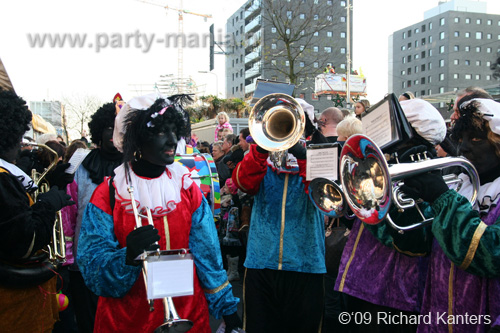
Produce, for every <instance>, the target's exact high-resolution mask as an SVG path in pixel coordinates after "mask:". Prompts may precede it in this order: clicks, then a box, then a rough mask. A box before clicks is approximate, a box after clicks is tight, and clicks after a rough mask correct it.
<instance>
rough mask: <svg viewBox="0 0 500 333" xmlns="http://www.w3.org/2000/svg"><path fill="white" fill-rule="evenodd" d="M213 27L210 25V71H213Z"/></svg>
mask: <svg viewBox="0 0 500 333" xmlns="http://www.w3.org/2000/svg"><path fill="white" fill-rule="evenodd" d="M214 44H215V38H214V25H213V24H212V25H210V71H212V70H213V69H214Z"/></svg>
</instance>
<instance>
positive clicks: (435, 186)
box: [401, 171, 448, 203]
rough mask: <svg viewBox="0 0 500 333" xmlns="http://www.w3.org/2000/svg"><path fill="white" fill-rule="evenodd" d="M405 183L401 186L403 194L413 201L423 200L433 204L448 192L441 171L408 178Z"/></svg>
mask: <svg viewBox="0 0 500 333" xmlns="http://www.w3.org/2000/svg"><path fill="white" fill-rule="evenodd" d="M404 183H405V184H404V185H403V186H401V190H402V191H403V193H405V194H406V195H408V196H409V197H411V198H413V199H418V198H421V199H423V200H424V201H427V202H430V203H433V202H434V201H435V200H436V199H437V198H439V196H440V195H441V194H443V193H444V192H446V191H448V185H446V183H445V182H444V180H443V177H441V175H440V174H439V171H436V172H427V173H423V174H421V175H418V176H415V177H411V178H407V179H405V181H404Z"/></svg>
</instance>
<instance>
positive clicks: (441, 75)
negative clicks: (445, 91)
mask: <svg viewBox="0 0 500 333" xmlns="http://www.w3.org/2000/svg"><path fill="white" fill-rule="evenodd" d="M439 81H444V73H440V74H439Z"/></svg>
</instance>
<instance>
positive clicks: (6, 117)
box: [0, 88, 32, 156]
mask: <svg viewBox="0 0 500 333" xmlns="http://www.w3.org/2000/svg"><path fill="white" fill-rule="evenodd" d="M31 118H32V116H31V112H30V110H29V109H28V106H27V105H26V102H25V101H24V100H23V99H22V98H21V97H19V96H17V95H16V93H15V92H13V91H9V90H4V89H2V88H0V133H2V140H0V156H3V155H4V154H5V152H7V151H9V150H11V149H12V148H13V147H15V146H16V145H17V144H19V143H20V142H21V139H22V138H23V135H24V133H25V132H26V131H28V130H29V129H30V126H29V125H30V123H31Z"/></svg>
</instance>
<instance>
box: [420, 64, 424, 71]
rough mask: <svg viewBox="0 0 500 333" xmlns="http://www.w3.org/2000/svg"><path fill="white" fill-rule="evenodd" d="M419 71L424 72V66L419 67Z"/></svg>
mask: <svg viewBox="0 0 500 333" xmlns="http://www.w3.org/2000/svg"><path fill="white" fill-rule="evenodd" d="M420 71H421V72H425V64H422V65H420Z"/></svg>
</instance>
